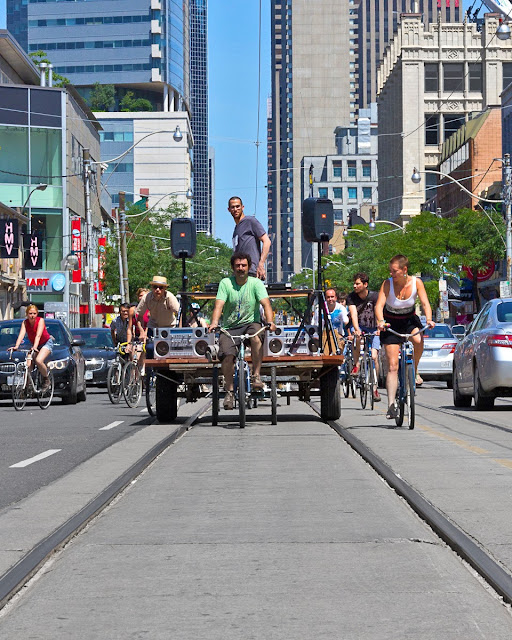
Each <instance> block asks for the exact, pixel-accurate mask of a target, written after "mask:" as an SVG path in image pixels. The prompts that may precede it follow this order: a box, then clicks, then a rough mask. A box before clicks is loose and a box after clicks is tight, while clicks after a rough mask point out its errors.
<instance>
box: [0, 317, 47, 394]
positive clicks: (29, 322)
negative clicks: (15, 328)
mask: <svg viewBox="0 0 512 640" xmlns="http://www.w3.org/2000/svg"><path fill="white" fill-rule="evenodd" d="M37 314H38V308H37V307H36V305H35V304H29V305H28V307H27V310H26V312H25V315H26V316H27V317H26V319H25V320H24V321H23V322H22V323H21V328H20V332H19V334H18V338H17V340H16V344H15V345H14V347H9V351H16V349H18V348H19V346H20V344H21V343H22V342H23V338H24V337H25V336H27V338H28V339H29V340H30V342H31V343H32V347H33V349H34V351H35V352H36V353H37V357H36V364H37V368H38V369H39V371H40V372H41V375H42V376H43V387H42V388H43V390H44V389H45V388H47V387H48V386H49V384H50V380H49V378H48V369H47V368H46V364H45V360H46V359H47V358H48V356H49V355H50V354H51V352H52V351H53V338H52V336H51V335H50V334H49V333H48V329H47V328H46V324H45V321H44V319H43V318H39V317H38V315H37Z"/></svg>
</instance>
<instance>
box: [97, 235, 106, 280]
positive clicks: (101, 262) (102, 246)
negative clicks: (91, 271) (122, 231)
mask: <svg viewBox="0 0 512 640" xmlns="http://www.w3.org/2000/svg"><path fill="white" fill-rule="evenodd" d="M106 248H107V239H106V238H105V237H104V236H103V237H101V238H99V239H98V281H99V282H98V289H99V290H100V291H103V281H104V280H105V264H106V261H107V257H106Z"/></svg>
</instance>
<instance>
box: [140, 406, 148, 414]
mask: <svg viewBox="0 0 512 640" xmlns="http://www.w3.org/2000/svg"><path fill="white" fill-rule="evenodd" d="M140 412H141V413H147V412H148V408H147V407H144V409H141V410H140Z"/></svg>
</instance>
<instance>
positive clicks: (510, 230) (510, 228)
mask: <svg viewBox="0 0 512 640" xmlns="http://www.w3.org/2000/svg"><path fill="white" fill-rule="evenodd" d="M503 165H504V166H503V204H504V205H505V225H506V235H505V238H506V244H507V281H508V289H509V292H508V293H509V295H510V294H511V292H510V285H511V284H512V220H511V211H510V209H511V203H512V193H511V189H512V180H511V178H512V169H511V167H510V154H509V153H506V154H505V156H504V158H503Z"/></svg>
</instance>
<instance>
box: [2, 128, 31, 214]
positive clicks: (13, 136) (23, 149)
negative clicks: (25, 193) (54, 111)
mask: <svg viewBox="0 0 512 640" xmlns="http://www.w3.org/2000/svg"><path fill="white" fill-rule="evenodd" d="M0 139H1V140H2V150H1V153H0V181H1V182H2V183H4V184H26V183H27V182H28V177H27V176H28V173H29V169H28V127H4V126H2V125H0ZM34 180H37V178H34ZM2 195H3V198H2V199H4V198H5V194H2ZM4 201H5V202H7V199H5V200H4Z"/></svg>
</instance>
